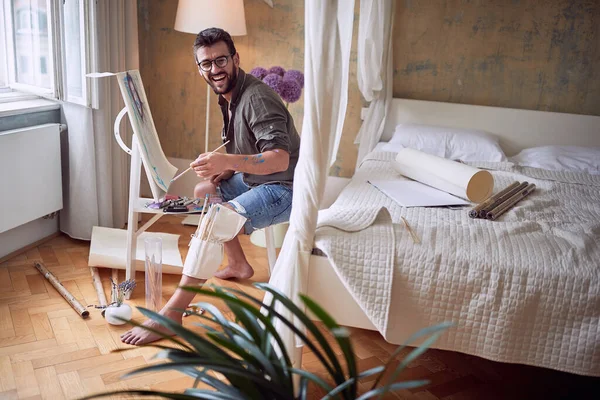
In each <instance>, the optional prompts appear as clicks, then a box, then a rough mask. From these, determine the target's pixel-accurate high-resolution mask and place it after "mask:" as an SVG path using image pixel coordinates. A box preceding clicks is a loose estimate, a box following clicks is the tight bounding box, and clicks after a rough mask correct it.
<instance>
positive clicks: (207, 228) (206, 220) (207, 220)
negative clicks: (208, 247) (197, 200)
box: [190, 194, 220, 244]
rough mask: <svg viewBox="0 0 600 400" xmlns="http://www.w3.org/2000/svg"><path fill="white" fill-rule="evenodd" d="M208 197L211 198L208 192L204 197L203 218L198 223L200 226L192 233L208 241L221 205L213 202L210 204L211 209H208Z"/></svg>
mask: <svg viewBox="0 0 600 400" xmlns="http://www.w3.org/2000/svg"><path fill="white" fill-rule="evenodd" d="M208 198H209V195H208V194H207V195H206V196H205V197H204V205H203V206H202V213H203V217H202V220H201V221H200V223H199V224H198V228H196V232H195V233H194V234H193V235H192V236H194V237H196V238H198V239H200V240H204V241H208V240H209V239H210V237H211V234H212V230H213V227H214V225H215V220H216V217H217V214H218V213H219V210H220V206H219V207H214V206H213V205H212V204H211V205H210V207H209V209H208V210H207V209H206V207H207V206H208ZM190 244H191V242H190Z"/></svg>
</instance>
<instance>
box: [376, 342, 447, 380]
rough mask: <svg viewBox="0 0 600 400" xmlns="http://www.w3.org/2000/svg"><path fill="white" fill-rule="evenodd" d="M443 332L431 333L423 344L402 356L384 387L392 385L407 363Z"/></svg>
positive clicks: (425, 349)
mask: <svg viewBox="0 0 600 400" xmlns="http://www.w3.org/2000/svg"><path fill="white" fill-rule="evenodd" d="M442 333H443V332H436V333H434V334H432V335H431V336H430V337H429V338H427V340H425V341H424V342H423V344H421V345H420V346H419V347H416V348H415V349H414V350H413V351H411V352H410V353H409V354H408V356H406V357H404V359H403V360H402V362H400V365H398V367H397V368H396V369H395V370H394V372H393V373H392V374H391V375H390V377H389V379H388V383H387V384H386V385H385V386H383V387H384V388H385V387H390V386H391V385H392V382H395V381H396V379H398V376H399V375H400V373H401V372H402V370H403V369H404V368H405V367H406V366H407V365H408V364H410V363H411V362H412V361H414V360H415V359H416V358H417V357H419V356H420V355H421V354H423V353H424V352H425V351H427V349H428V348H429V346H431V345H432V344H433V343H434V342H435V341H436V340H437V339H438V338H439V337H440V335H441V334H442Z"/></svg>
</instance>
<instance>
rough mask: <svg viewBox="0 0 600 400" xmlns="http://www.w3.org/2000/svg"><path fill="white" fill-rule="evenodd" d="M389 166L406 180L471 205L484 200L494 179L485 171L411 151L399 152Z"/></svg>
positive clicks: (491, 187) (492, 188)
mask: <svg viewBox="0 0 600 400" xmlns="http://www.w3.org/2000/svg"><path fill="white" fill-rule="evenodd" d="M392 165H393V167H394V169H395V170H396V171H398V172H399V173H401V174H402V175H404V176H406V177H407V178H410V179H414V180H415V181H418V182H421V183H424V184H426V185H429V186H431V187H434V188H436V189H439V190H442V191H444V192H448V193H450V194H453V195H455V196H458V197H462V198H464V199H468V200H470V201H473V202H475V203H480V202H482V201H484V200H485V199H487V198H488V197H489V196H490V195H491V194H492V192H493V190H494V177H493V176H492V174H490V173H489V171H484V170H480V169H478V168H475V167H471V166H469V165H466V164H462V163H459V162H456V161H452V160H447V159H445V158H441V157H437V156H434V155H431V154H427V153H423V152H422V151H418V150H415V149H410V148H404V149H402V150H400V151H399V152H398V155H397V156H396V160H395V161H393V162H392Z"/></svg>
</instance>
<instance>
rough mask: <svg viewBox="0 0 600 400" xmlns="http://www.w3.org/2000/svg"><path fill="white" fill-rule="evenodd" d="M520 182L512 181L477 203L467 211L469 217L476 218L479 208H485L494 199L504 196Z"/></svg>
mask: <svg viewBox="0 0 600 400" xmlns="http://www.w3.org/2000/svg"><path fill="white" fill-rule="evenodd" d="M520 184H521V182H518V181H514V182H513V183H511V184H510V185H508V186H507V187H506V188H505V189H504V190H501V191H499V192H498V193H496V194H495V195H493V196H490V197H489V198H488V199H487V200H485V201H484V202H482V203H479V204H478V205H477V206H476V207H475V208H473V209H472V210H471V211H469V217H471V218H477V217H478V216H479V212H480V211H481V210H483V209H485V208H488V207H489V206H490V205H491V204H493V203H494V202H495V201H496V200H498V199H499V198H500V197H502V196H504V195H505V194H507V193H509V192H510V191H511V190H513V189H514V188H516V187H517V186H519V185H520Z"/></svg>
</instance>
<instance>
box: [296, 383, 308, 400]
mask: <svg viewBox="0 0 600 400" xmlns="http://www.w3.org/2000/svg"><path fill="white" fill-rule="evenodd" d="M308 382H309V380H308V379H306V378H305V377H301V378H300V384H299V385H298V400H305V399H306V396H308Z"/></svg>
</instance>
